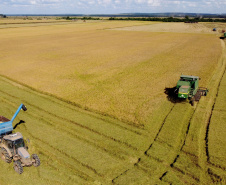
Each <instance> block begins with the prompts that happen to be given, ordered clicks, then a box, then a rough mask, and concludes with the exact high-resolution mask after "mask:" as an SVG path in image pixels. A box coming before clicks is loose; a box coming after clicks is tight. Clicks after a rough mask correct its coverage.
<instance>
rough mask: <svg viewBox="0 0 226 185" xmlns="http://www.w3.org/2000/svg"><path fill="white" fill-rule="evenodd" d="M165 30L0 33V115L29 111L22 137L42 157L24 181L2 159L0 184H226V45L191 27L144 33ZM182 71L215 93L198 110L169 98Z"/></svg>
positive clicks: (88, 26)
mask: <svg viewBox="0 0 226 185" xmlns="http://www.w3.org/2000/svg"><path fill="white" fill-rule="evenodd" d="M160 24H163V23H157V22H155V23H148V22H129V21H128V22H127V21H114V22H110V21H104V22H75V23H68V24H62V25H57V24H55V25H51V24H49V23H46V24H43V25H36V27H32V25H30V26H29V25H28V24H21V25H20V26H19V27H18V28H9V27H8V28H2V29H0V40H1V42H0V51H1V52H0V58H1V60H0V62H1V68H0V85H1V89H0V102H1V106H2V108H1V109H0V110H1V112H0V115H4V116H5V117H7V118H11V116H12V115H13V114H14V112H15V110H16V109H17V107H18V106H19V105H20V103H24V104H25V105H26V106H27V108H28V111H27V112H21V113H20V114H19V115H18V117H17V119H16V120H15V123H14V124H16V123H18V122H19V120H24V121H25V123H22V124H20V125H19V126H18V127H17V128H16V130H15V131H20V132H21V133H22V134H23V135H24V137H25V138H29V139H30V140H31V143H30V144H29V152H30V153H31V154H32V153H37V154H38V155H39V156H40V159H41V166H40V167H38V168H34V167H31V168H24V173H23V174H22V175H18V174H16V173H15V172H14V170H13V165H12V164H6V163H5V162H4V161H2V160H0V164H1V166H2V168H1V170H0V172H1V173H0V181H1V183H3V184H4V183H5V184H16V185H18V184H30V182H31V181H32V182H33V183H34V184H68V183H69V182H70V183H71V184H125V185H127V184H225V183H226V169H225V168H226V159H225V146H226V140H225V128H224V124H225V115H226V114H225V108H224V107H225V95H224V90H225V79H226V78H225V65H226V51H225V49H223V50H222V48H225V41H222V40H220V39H219V35H218V33H215V34H212V32H210V34H209V32H208V31H207V32H204V34H202V33H201V32H199V31H198V30H199V29H198V28H197V30H196V28H193V33H187V32H185V31H186V30H183V29H182V28H183V26H184V25H183V24H184V23H180V24H181V25H179V24H178V29H179V30H180V31H172V30H176V27H175V23H172V24H169V23H166V24H165V26H166V27H167V28H168V31H167V32H163V31H162V30H161V29H162V28H163V27H164V26H163V25H162V26H161V27H159V28H161V29H159V30H156V31H154V32H153V31H150V30H147V29H146V28H148V29H152V28H154V29H156V27H157V26H159V25H160ZM152 26H153V27H152ZM170 26H172V27H171V28H170ZM203 26H204V25H202V26H201V27H202V28H203V29H204V27H203ZM208 26H211V25H208ZM208 26H207V27H205V29H206V30H209V28H210V27H208ZM214 26H215V25H214ZM221 26H222V25H221ZM116 28H117V29H118V30H115V29H116ZM129 28H130V29H129ZM134 28H135V29H136V30H133V29H134ZM144 28H145V29H144ZM113 29H114V30H113ZM184 29H185V28H184ZM131 30H132V31H131ZM200 33H201V34H200ZM181 73H183V74H189V75H190V74H192V75H197V76H200V77H201V81H200V83H201V84H200V85H201V86H205V87H208V88H209V93H208V95H207V96H206V97H202V98H201V100H200V101H199V102H197V103H196V104H195V106H194V107H192V106H191V105H190V104H189V103H188V102H181V103H174V102H173V101H172V102H171V101H170V99H168V97H167V95H166V94H165V93H164V91H165V88H166V87H168V88H171V87H174V86H175V84H176V82H177V80H178V78H179V76H180V74H181ZM108 115H110V117H109V116H108ZM113 117H115V118H117V119H114V118H113Z"/></svg>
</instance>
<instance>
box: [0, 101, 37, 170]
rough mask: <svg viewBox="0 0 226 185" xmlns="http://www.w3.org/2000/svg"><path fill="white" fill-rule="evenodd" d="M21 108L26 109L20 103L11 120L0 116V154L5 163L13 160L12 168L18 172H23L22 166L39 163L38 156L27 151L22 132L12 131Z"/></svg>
mask: <svg viewBox="0 0 226 185" xmlns="http://www.w3.org/2000/svg"><path fill="white" fill-rule="evenodd" d="M21 109H22V110H24V111H26V110H27V108H26V107H25V105H23V104H21V105H20V106H19V108H18V109H17V111H16V113H15V114H14V115H13V117H12V119H11V120H9V119H7V118H5V117H3V116H0V148H1V152H0V155H1V158H2V159H3V160H4V161H5V162H7V163H11V162H12V160H13V161H14V165H13V166H14V169H15V171H16V172H17V173H19V174H21V173H23V167H24V166H32V165H33V166H35V167H37V166H39V165H40V159H39V157H38V156H37V155H36V154H33V155H32V156H30V154H29V153H28V151H27V149H28V147H27V146H26V145H25V142H24V139H23V136H22V134H21V133H19V132H17V133H15V134H13V133H12V131H13V125H12V123H13V121H14V119H15V118H16V116H17V115H18V113H19V112H20V110H21Z"/></svg>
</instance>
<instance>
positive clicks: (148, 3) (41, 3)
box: [0, 0, 226, 14]
mask: <svg viewBox="0 0 226 185" xmlns="http://www.w3.org/2000/svg"><path fill="white" fill-rule="evenodd" d="M165 12H184V13H212V14H216V13H217V14H221V13H226V0H182V1H179V0H0V14H118V13H165Z"/></svg>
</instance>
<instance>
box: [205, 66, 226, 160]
mask: <svg viewBox="0 0 226 185" xmlns="http://www.w3.org/2000/svg"><path fill="white" fill-rule="evenodd" d="M225 71H226V68H225V69H224V73H223V75H222V77H221V79H220V82H219V84H218V86H217V93H216V96H215V98H214V103H213V106H212V109H211V113H210V116H209V119H208V122H207V126H206V135H205V149H206V156H207V162H208V163H209V162H210V155H209V128H210V124H211V118H212V115H213V111H214V108H215V104H216V100H217V97H218V93H219V88H220V85H221V82H222V79H223V77H224V75H225Z"/></svg>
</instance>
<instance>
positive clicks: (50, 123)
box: [2, 100, 128, 160]
mask: <svg viewBox="0 0 226 185" xmlns="http://www.w3.org/2000/svg"><path fill="white" fill-rule="evenodd" d="M2 101H3V102H4V100H2ZM5 103H7V102H5ZM27 115H30V116H32V117H33V118H35V119H37V118H38V119H39V120H42V121H43V122H44V123H47V125H48V126H52V127H54V129H55V130H59V131H60V132H62V131H64V132H65V133H67V134H70V135H71V136H72V137H74V138H77V139H79V140H80V141H84V142H86V143H88V144H90V145H92V146H94V147H96V148H99V149H100V150H102V151H104V152H106V153H108V154H109V155H111V156H113V157H116V158H118V159H121V160H125V157H123V156H122V155H119V153H113V152H111V150H108V149H106V148H105V147H104V146H100V145H98V143H97V142H92V141H90V140H88V139H85V138H84V137H82V136H79V135H78V134H75V133H76V132H72V131H70V130H66V129H64V128H65V127H61V128H60V129H59V128H57V127H56V126H55V125H54V124H53V123H52V122H50V121H49V120H48V119H46V118H44V117H42V118H40V117H38V116H37V115H36V114H34V113H27ZM91 132H92V131H91ZM124 155H126V156H128V154H124Z"/></svg>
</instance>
